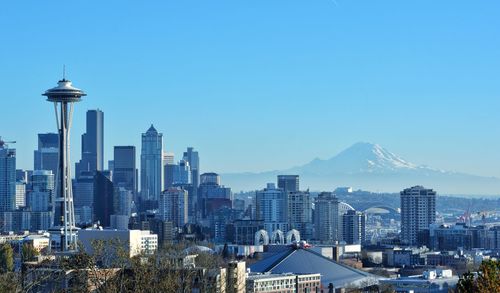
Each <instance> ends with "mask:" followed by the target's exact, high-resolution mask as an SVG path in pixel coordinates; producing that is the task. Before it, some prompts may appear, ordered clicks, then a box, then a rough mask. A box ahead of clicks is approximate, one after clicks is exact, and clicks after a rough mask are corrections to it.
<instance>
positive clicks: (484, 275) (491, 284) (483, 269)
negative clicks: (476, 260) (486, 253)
mask: <svg viewBox="0 0 500 293" xmlns="http://www.w3.org/2000/svg"><path fill="white" fill-rule="evenodd" d="M477 289H478V292H500V261H494V260H488V261H483V263H482V264H481V266H480V267H479V275H478V277H477Z"/></svg>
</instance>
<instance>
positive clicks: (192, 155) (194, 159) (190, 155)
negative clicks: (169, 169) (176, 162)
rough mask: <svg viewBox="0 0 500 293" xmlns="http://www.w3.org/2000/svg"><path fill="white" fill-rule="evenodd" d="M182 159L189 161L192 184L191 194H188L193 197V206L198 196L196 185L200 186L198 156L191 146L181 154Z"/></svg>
mask: <svg viewBox="0 0 500 293" xmlns="http://www.w3.org/2000/svg"><path fill="white" fill-rule="evenodd" d="M183 159H184V161H187V162H188V163H189V167H190V168H191V183H192V185H193V194H192V195H191V196H190V197H191V198H192V199H194V201H195V202H194V203H192V205H193V206H197V202H198V200H199V198H198V187H199V186H200V156H199V155H198V152H197V151H194V149H193V148H192V147H188V148H187V151H185V152H184V154H183Z"/></svg>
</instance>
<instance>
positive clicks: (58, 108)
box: [42, 77, 86, 252]
mask: <svg viewBox="0 0 500 293" xmlns="http://www.w3.org/2000/svg"><path fill="white" fill-rule="evenodd" d="M42 95H43V96H46V97H47V101H49V102H52V103H54V110H55V114H56V122H57V129H58V132H59V163H58V172H57V178H56V195H55V198H54V199H53V202H52V215H53V221H52V227H51V228H50V229H49V233H50V242H51V243H50V246H51V249H52V250H59V251H61V252H71V251H74V250H76V248H77V242H76V241H77V238H76V237H77V235H76V233H77V228H76V226H75V211H74V207H73V192H72V188H71V167H70V166H71V164H70V152H69V136H70V129H71V120H72V116H73V104H74V103H76V102H79V101H80V100H81V98H82V97H83V96H86V94H85V93H84V92H83V91H82V90H80V89H77V88H75V87H73V86H72V85H71V81H69V80H66V79H65V78H64V77H63V79H62V80H60V81H59V82H58V83H57V86H56V87H54V88H51V89H49V90H46V91H45V93H43V94H42Z"/></svg>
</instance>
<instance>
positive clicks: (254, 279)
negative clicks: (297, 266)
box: [246, 274, 321, 293]
mask: <svg viewBox="0 0 500 293" xmlns="http://www.w3.org/2000/svg"><path fill="white" fill-rule="evenodd" d="M320 289H321V275H320V274H305V275H295V274H254V275H249V276H248V278H247V291H246V292H250V293H257V292H259V293H290V292H297V293H306V292H317V290H320Z"/></svg>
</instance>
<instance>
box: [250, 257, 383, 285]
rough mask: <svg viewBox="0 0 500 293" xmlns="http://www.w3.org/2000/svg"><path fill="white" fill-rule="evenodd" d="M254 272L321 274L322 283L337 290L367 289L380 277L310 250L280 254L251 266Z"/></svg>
mask: <svg viewBox="0 0 500 293" xmlns="http://www.w3.org/2000/svg"><path fill="white" fill-rule="evenodd" d="M250 270H251V271H252V272H259V273H266V272H270V273H273V274H281V273H294V274H311V273H319V274H321V283H323V286H325V287H327V286H328V284H329V283H332V284H333V285H334V286H335V288H346V287H358V286H361V287H365V286H370V285H374V284H377V283H378V279H379V278H378V277H377V276H375V275H372V274H369V273H366V272H363V271H360V270H356V269H354V268H351V267H348V266H345V265H342V264H339V263H337V262H335V261H333V260H331V259H329V258H327V257H324V256H322V255H321V254H319V253H316V252H314V251H311V250H308V249H302V248H299V249H293V248H291V249H289V250H286V251H283V252H278V253H276V254H274V255H271V256H269V257H268V258H266V259H263V260H262V261H259V262H257V263H255V264H253V265H252V266H250Z"/></svg>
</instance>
